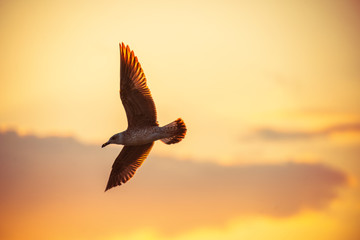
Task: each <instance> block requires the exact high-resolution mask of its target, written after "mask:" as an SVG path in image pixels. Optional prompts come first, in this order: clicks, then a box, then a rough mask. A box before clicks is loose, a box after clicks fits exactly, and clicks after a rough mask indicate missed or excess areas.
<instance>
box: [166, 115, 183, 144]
mask: <svg viewBox="0 0 360 240" xmlns="http://www.w3.org/2000/svg"><path fill="white" fill-rule="evenodd" d="M163 128H164V129H165V130H166V131H167V132H171V133H172V136H171V137H168V138H162V139H161V141H162V142H163V143H166V144H173V143H178V142H180V141H181V140H182V139H183V138H184V137H185V134H186V126H185V122H184V121H183V120H182V119H181V118H178V119H176V120H175V121H173V122H172V123H169V124H168V125H165V126H164V127H163Z"/></svg>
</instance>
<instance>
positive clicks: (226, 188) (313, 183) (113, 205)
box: [0, 132, 346, 239]
mask: <svg viewBox="0 0 360 240" xmlns="http://www.w3.org/2000/svg"><path fill="white" fill-rule="evenodd" d="M0 143H1V145H0V192H1V196H0V200H1V202H0V211H1V212H2V214H1V215H2V216H1V218H2V219H1V221H0V224H2V226H0V229H2V228H4V229H8V230H7V231H11V229H12V228H11V227H7V228H5V227H4V226H15V228H14V229H19V228H23V229H27V226H30V225H31V226H34V225H33V224H34V223H35V226H38V228H42V225H44V224H45V225H46V226H47V227H48V228H49V229H52V230H53V231H54V232H58V231H60V230H59V226H61V231H64V229H76V231H79V232H77V233H76V234H80V233H81V232H83V234H89V236H91V237H92V239H97V238H96V236H97V234H100V235H101V233H103V232H107V233H109V234H110V233H111V232H113V233H114V232H121V233H123V232H126V231H133V230H136V229H137V228H147V227H155V228H158V229H161V230H162V231H168V232H172V231H178V230H181V229H184V228H192V227H200V226H209V225H219V224H222V223H224V222H226V221H227V220H228V219H231V218H234V217H238V216H247V215H268V216H272V217H287V216H291V215H294V214H296V213H298V212H299V211H301V210H303V209H313V210H317V211H319V210H321V209H323V208H324V207H326V206H327V205H328V204H329V203H330V202H331V201H332V200H333V199H335V198H336V189H337V188H338V187H341V186H345V185H346V175H345V174H344V173H343V172H341V171H339V170H336V169H332V168H330V167H328V166H325V165H321V164H301V163H286V164H278V165H270V164H264V165H243V166H220V165H217V164H213V163H199V162H194V161H179V160H176V159H172V158H165V157H161V156H155V155H154V154H152V155H151V154H150V157H149V158H148V159H147V160H146V161H145V163H144V165H143V166H142V167H141V168H140V169H139V170H138V172H137V174H135V177H134V178H133V179H132V180H131V181H130V182H128V183H126V184H125V185H123V186H120V187H116V188H114V189H111V190H110V191H108V192H106V193H104V188H105V184H106V181H107V178H108V174H109V173H110V167H111V165H112V162H113V160H114V159H115V157H116V155H117V154H118V152H119V150H120V148H108V149H101V148H100V146H88V145H82V144H80V143H79V142H77V141H75V140H74V139H71V138H57V137H53V138H37V137H34V136H26V137H19V136H18V135H17V134H16V133H14V132H7V133H2V134H0ZM155 147H156V146H155ZM49 219H50V220H51V221H50V220H49ZM5 222H6V224H5ZM4 224H5V225H4ZM48 225H49V226H48ZM29 229H30V230H29ZM24 231H26V230H24ZM27 231H30V232H31V231H35V230H34V227H31V228H30V227H28V230H27ZM49 231H50V230H49ZM74 231H75V230H74ZM38 232H41V231H38ZM29 234H30V233H29ZM38 234H39V233H38ZM100 235H99V236H100ZM38 237H40V238H41V236H38ZM42 237H43V236H42ZM50 238H51V236H49V239H50ZM85 238H86V236H85ZM99 239H100V237H99Z"/></svg>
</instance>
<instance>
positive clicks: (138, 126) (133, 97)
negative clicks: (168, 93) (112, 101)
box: [102, 43, 187, 191]
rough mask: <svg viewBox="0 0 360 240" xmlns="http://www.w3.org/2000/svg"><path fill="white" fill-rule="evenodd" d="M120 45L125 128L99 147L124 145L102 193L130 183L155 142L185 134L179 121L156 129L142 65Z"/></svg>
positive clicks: (175, 140)
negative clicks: (126, 124)
mask: <svg viewBox="0 0 360 240" xmlns="http://www.w3.org/2000/svg"><path fill="white" fill-rule="evenodd" d="M119 45H120V98H121V101H122V104H123V105H124V108H125V112H126V116H127V121H128V128H127V129H126V130H125V131H123V132H120V133H116V134H114V135H113V136H112V137H111V138H110V139H109V141H107V142H106V143H104V144H103V145H102V148H103V147H105V146H107V145H109V144H121V145H124V147H123V148H122V150H121V152H120V153H119V155H118V156H117V158H116V159H115V162H114V164H113V165H112V169H111V173H110V177H109V181H108V183H107V186H106V189H105V191H107V190H109V189H110V188H112V187H116V186H118V185H121V184H123V183H126V182H127V181H129V180H130V178H132V177H133V176H134V174H135V172H136V170H137V169H138V168H139V167H140V166H141V164H142V163H143V162H144V160H145V159H146V157H147V156H148V155H149V153H150V150H151V148H152V147H153V145H154V142H155V141H156V140H161V141H162V142H163V143H165V144H174V143H178V142H180V141H181V140H182V139H183V138H184V137H185V134H186V131H187V129H186V126H185V122H184V121H183V120H182V119H181V118H178V119H176V120H175V121H173V122H171V123H169V124H167V125H165V126H163V127H159V124H158V122H157V116H156V108H155V104H154V101H153V99H152V97H151V93H150V89H149V88H148V86H147V84H146V78H145V74H144V72H143V70H142V68H141V65H140V63H139V61H138V59H137V57H136V56H135V54H134V51H130V48H129V46H128V45H127V46H125V45H124V43H121V44H119Z"/></svg>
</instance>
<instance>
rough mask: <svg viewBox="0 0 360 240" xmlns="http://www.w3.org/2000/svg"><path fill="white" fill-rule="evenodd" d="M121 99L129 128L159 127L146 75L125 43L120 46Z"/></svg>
mask: <svg viewBox="0 0 360 240" xmlns="http://www.w3.org/2000/svg"><path fill="white" fill-rule="evenodd" d="M120 98H121V101H122V103H123V105H124V108H125V112H126V116H127V119H128V127H129V128H133V127H143V126H158V123H157V120H156V108H155V104H154V101H153V99H152V97H151V93H150V90H149V88H148V86H147V84H146V78H145V74H144V72H143V70H142V68H141V65H140V63H139V61H138V59H137V57H136V56H135V55H134V52H133V51H130V48H129V46H126V47H125V45H124V43H121V44H120Z"/></svg>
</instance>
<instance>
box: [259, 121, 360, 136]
mask: <svg viewBox="0 0 360 240" xmlns="http://www.w3.org/2000/svg"><path fill="white" fill-rule="evenodd" d="M341 132H360V123H351V124H339V125H335V126H331V127H327V128H324V129H321V130H318V131H299V130H293V131H291V130H278V129H273V128H261V129H258V130H256V131H255V133H254V135H255V136H256V137H257V138H262V139H266V140H304V139H310V138H316V137H326V136H328V135H330V134H333V133H341Z"/></svg>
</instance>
